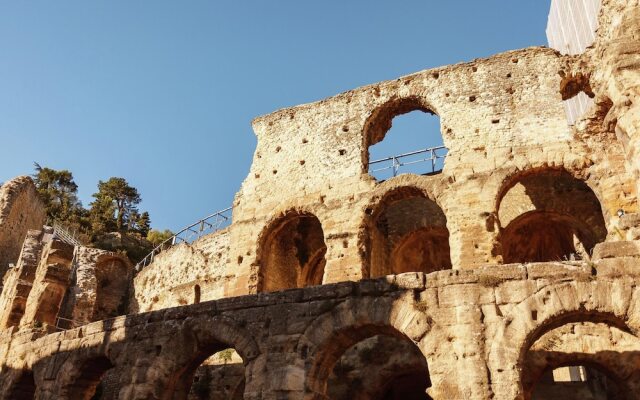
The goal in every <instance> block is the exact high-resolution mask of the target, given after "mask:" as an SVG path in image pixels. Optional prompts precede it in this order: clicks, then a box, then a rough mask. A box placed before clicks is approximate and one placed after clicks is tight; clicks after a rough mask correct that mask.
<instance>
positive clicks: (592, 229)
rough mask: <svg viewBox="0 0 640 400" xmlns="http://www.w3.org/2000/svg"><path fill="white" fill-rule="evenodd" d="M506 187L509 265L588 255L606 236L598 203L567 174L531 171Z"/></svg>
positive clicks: (503, 204) (504, 234) (502, 208)
mask: <svg viewBox="0 0 640 400" xmlns="http://www.w3.org/2000/svg"><path fill="white" fill-rule="evenodd" d="M506 187H507V190H503V191H502V192H503V193H504V194H503V195H502V196H501V197H500V200H499V202H498V219H499V221H500V226H501V227H502V228H501V233H500V243H501V245H502V257H503V261H504V262H505V263H523V262H541V261H567V260H580V259H589V257H590V254H591V251H592V250H593V247H594V246H595V245H596V243H600V242H602V241H604V239H605V238H606V235H607V229H606V225H605V222H604V217H603V215H602V209H601V207H600V202H599V201H598V199H597V197H596V196H595V194H594V193H593V191H592V190H591V189H590V188H589V187H588V186H587V185H586V184H585V183H584V182H583V181H581V180H578V179H576V178H574V177H573V176H571V175H570V174H569V173H567V172H564V171H560V170H542V171H535V172H530V173H528V174H524V175H521V176H519V177H516V178H513V179H512V180H511V181H510V182H509V183H508V185H506Z"/></svg>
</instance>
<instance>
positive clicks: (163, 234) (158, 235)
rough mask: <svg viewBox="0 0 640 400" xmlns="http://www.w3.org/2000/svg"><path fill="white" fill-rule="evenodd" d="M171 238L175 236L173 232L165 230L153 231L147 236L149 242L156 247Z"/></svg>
mask: <svg viewBox="0 0 640 400" xmlns="http://www.w3.org/2000/svg"><path fill="white" fill-rule="evenodd" d="M171 236H173V232H171V231H170V230H169V229H165V230H164V231H159V230H156V229H151V230H150V231H149V233H148V234H147V240H148V241H150V242H151V243H153V245H154V246H157V245H159V244H160V243H162V242H164V241H165V240H167V239H169V238H170V237H171Z"/></svg>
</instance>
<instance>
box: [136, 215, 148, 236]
mask: <svg viewBox="0 0 640 400" xmlns="http://www.w3.org/2000/svg"><path fill="white" fill-rule="evenodd" d="M135 225H136V226H135V229H136V231H138V232H139V233H140V234H141V235H142V237H147V235H148V234H149V230H151V217H149V213H148V212H147V211H145V212H143V213H142V215H139V216H137V218H136V219H135Z"/></svg>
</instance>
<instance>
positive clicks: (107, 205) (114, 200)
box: [91, 177, 142, 231]
mask: <svg viewBox="0 0 640 400" xmlns="http://www.w3.org/2000/svg"><path fill="white" fill-rule="evenodd" d="M93 197H94V198H95V200H94V201H93V202H92V203H91V214H92V216H94V217H95V218H92V220H94V219H95V221H96V222H97V223H99V224H104V225H106V226H108V225H109V224H108V222H109V221H108V220H110V221H111V222H114V221H115V227H116V229H117V230H118V231H124V230H126V229H128V227H129V226H128V224H129V223H130V222H132V221H130V219H131V216H132V215H135V214H137V213H138V209H137V208H136V206H137V205H138V204H140V201H141V200H142V199H141V198H140V194H139V193H138V190H137V189H136V188H134V187H133V186H131V185H129V183H128V182H127V181H126V180H125V179H124V178H117V177H112V178H109V180H108V181H106V182H103V181H98V192H97V193H94V194H93ZM94 209H95V210H94ZM114 213H115V217H114Z"/></svg>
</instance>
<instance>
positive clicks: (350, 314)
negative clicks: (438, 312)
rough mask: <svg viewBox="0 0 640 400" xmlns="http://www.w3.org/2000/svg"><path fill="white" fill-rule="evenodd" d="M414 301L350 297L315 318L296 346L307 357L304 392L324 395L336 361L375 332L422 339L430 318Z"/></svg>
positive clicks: (318, 396) (404, 298)
mask: <svg viewBox="0 0 640 400" xmlns="http://www.w3.org/2000/svg"><path fill="white" fill-rule="evenodd" d="M414 302H415V301H414V300H413V297H412V296H408V295H405V296H404V297H403V298H389V297H359V298H351V299H348V300H345V301H344V302H343V303H341V304H340V305H338V306H336V307H335V308H334V309H333V310H331V311H330V312H328V313H325V314H323V315H321V316H319V317H318V318H316V319H315V320H314V321H313V322H312V323H311V324H310V325H309V326H308V327H307V328H306V330H305V332H304V334H303V335H302V337H301V339H300V340H299V341H298V343H297V345H296V349H297V351H298V353H299V354H301V355H302V357H303V358H304V360H305V391H306V392H307V394H308V395H309V396H310V398H314V399H315V398H317V399H322V398H325V394H324V393H325V391H326V384H327V379H328V377H329V374H330V373H331V370H332V368H333V366H334V365H335V362H336V361H337V360H338V359H339V358H340V356H341V355H342V354H343V353H344V352H345V351H346V350H347V349H349V348H350V347H351V346H353V345H354V344H356V343H358V342H360V341H362V340H365V339H368V338H370V337H373V336H376V335H387V336H392V337H396V338H399V339H403V340H408V341H410V342H412V343H414V344H416V345H417V343H419V342H421V341H422V339H423V338H424V337H425V335H426V334H427V333H428V332H429V331H430V329H431V326H430V322H431V321H430V319H429V318H428V317H427V316H425V315H424V313H421V312H419V311H418V310H417V309H416V307H415V304H414Z"/></svg>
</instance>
